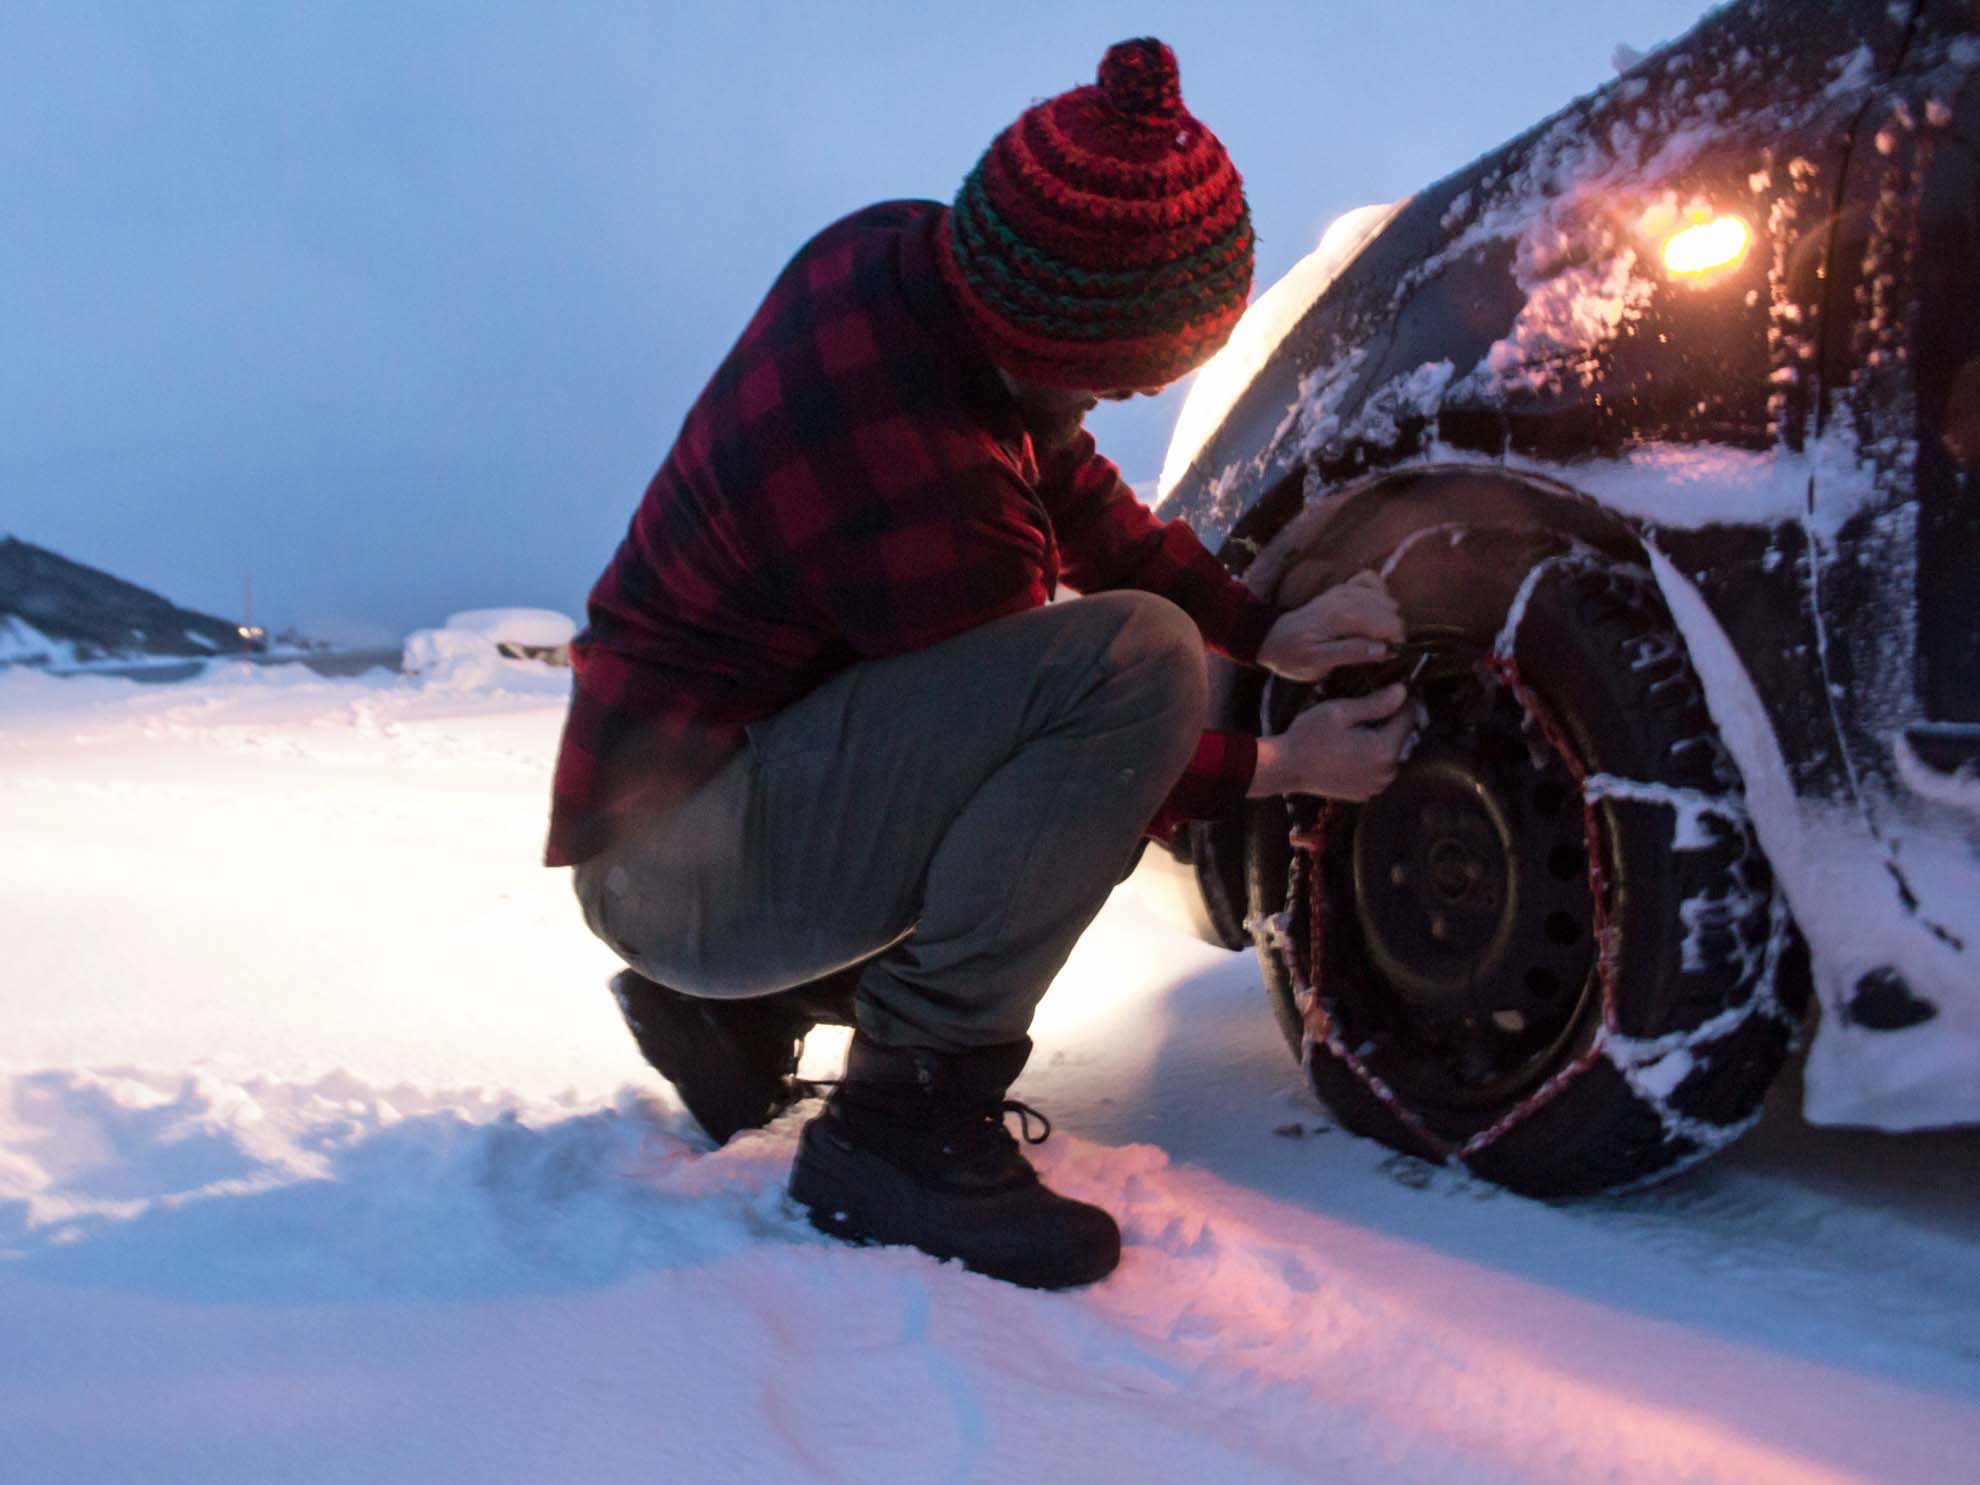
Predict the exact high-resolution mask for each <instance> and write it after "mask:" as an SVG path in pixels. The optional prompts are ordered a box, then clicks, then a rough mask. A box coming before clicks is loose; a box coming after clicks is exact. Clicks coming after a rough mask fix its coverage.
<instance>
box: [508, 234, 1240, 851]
mask: <svg viewBox="0 0 1980 1485" xmlns="http://www.w3.org/2000/svg"><path fill="white" fill-rule="evenodd" d="M945 211H946V208H944V207H942V206H940V205H938V204H936V203H934V202H917V201H902V202H887V203H883V204H881V205H878V206H872V207H868V208H867V209H866V210H864V211H860V212H856V213H855V214H853V215H852V216H850V217H847V218H846V219H845V220H844V221H841V222H839V223H837V224H835V225H834V226H832V227H829V228H827V229H826V230H825V231H824V232H822V233H820V234H819V235H818V236H817V237H815V238H813V239H812V240H811V242H809V243H807V244H806V245H805V246H804V247H803V248H802V249H800V250H799V252H798V255H797V257H796V258H794V259H793V260H792V262H791V264H790V266H789V267H787V268H786V269H785V270H784V272H783V273H782V275H781V276H780V277H779V278H778V279H777V282H776V284H775V285H774V286H773V287H772V288H771V290H770V294H769V297H768V298H767V299H765V300H764V302H763V305H762V307H761V308H760V309H758V310H757V312H756V315H755V317H754V318H753V319H752V320H751V321H750V322H749V326H748V328H747V329H745V330H744V331H743V333H742V338H741V339H740V340H739V341H738V342H737V343H736V346H735V348H734V349H733V350H732V351H730V353H729V355H728V358H727V359H726V360H724V361H723V363H722V365H721V366H720V367H719V368H718V369H717V370H716V372H715V375H714V377H713V378H712V379H711V380H710V381H709V383H708V386H707V387H706V389H704V390H703V392H702V394H701V396H700V398H699V399H698V400H697V401H696V402H695V404H694V407H693V408H692V410H690V411H689V413H688V416H687V421H686V422H685V423H684V424H683V426H682V428H681V432H680V437H679V438H678V440H677V441H676V442H675V444H674V448H673V451H672V452H671V453H670V454H669V455H668V456H667V461H666V463H665V464H663V465H662V466H661V468H660V472H659V473H658V474H656V475H655V476H654V477H653V482H652V484H651V485H649V486H648V487H647V490H646V496H645V498H644V499H643V500H642V501H641V502H640V506H639V509H638V511H637V512H636V513H635V514H634V516H633V520H632V527H631V529H630V530H629V531H628V532H627V534H626V538H625V540H624V542H622V543H621V544H620V546H619V550H618V552H617V554H616V555H615V556H614V557H613V559H612V562H611V565H610V566H609V567H607V568H606V570H605V574H604V576H602V577H601V578H600V579H599V580H598V584H597V586H596V587H594V588H593V589H592V591H591V596H590V600H589V606H588V610H587V617H588V624H587V627H586V629H585V630H584V632H583V633H582V634H580V635H579V636H578V638H577V640H576V641H575V642H574V643H573V645H572V647H571V648H572V659H573V662H574V665H575V668H576V684H575V690H574V694H573V696H572V699H571V709H570V715H569V717H568V718H567V719H566V722H565V726H564V738H563V746H562V748H561V750H560V752H559V755H558V759H557V773H556V782H555V785H554V799H553V802H552V809H551V817H550V842H549V849H548V851H547V852H546V860H547V861H548V863H549V864H550V865H552V866H561V865H568V864H571V863H573V862H577V861H581V860H583V859H584V858H586V857H587V856H591V855H595V854H596V853H597V852H599V851H600V850H602V849H604V847H605V845H606V844H607V843H608V842H609V841H610V840H611V839H612V837H613V834H614V832H615V831H616V830H617V829H618V828H619V827H620V826H621V825H622V824H624V823H625V822H626V821H627V820H629V819H631V818H633V817H635V816H639V815H647V816H651V815H653V814H657V813H659V812H663V811H665V810H667V809H669V808H671V807H672V806H673V805H675V804H677V803H678V802H679V801H681V800H682V799H684V798H685V797H686V796H687V795H688V794H689V793H690V792H692V791H693V790H694V789H696V788H698V787H699V786H700V785H701V784H702V783H703V782H705V781H706V780H707V779H708V778H709V777H710V776H711V775H712V774H713V773H714V772H715V771H716V770H717V769H718V768H720V767H721V765H722V763H723V762H724V761H725V760H726V759H727V758H728V757H729V756H730V755H731V754H733V753H734V752H735V751H736V749H737V748H739V747H740V746H741V745H742V741H743V728H744V726H745V725H746V724H748V723H751V722H756V721H760V720H762V719H763V718H765V717H768V716H771V715H773V714H775V713H776V712H778V711H781V710H782V709H783V708H784V707H786V706H789V705H790V704H791V703H792V702H794V701H796V700H797V699H798V698H799V697H801V696H803V695H804V694H805V693H806V692H808V691H810V690H812V689H813V688H814V687H816V686H818V685H819V684H820V683H822V682H823V681H825V680H826V679H828V678H829V677H831V676H832V675H833V674H835V673H836V672H838V671H839V670H841V669H843V668H844V667H846V666H848V665H851V664H853V663H855V662H857V661H860V660H865V659H874V658H878V657H882V656H886V655H894V654H899V653H901V652H903V651H907V650H914V649H920V648H922V647H924V646H927V645H932V644H935V643H937V642H938V641H940V640H943V639H947V638H949V637H951V636H952V635H956V634H960V633H962V632H964V631H966V630H969V629H973V628H975V627H976V626H977V625H979V624H982V623H985V622H987V621H988V620H991V619H995V618H998V617H1000V616H1002V615H1004V614H1010V613H1017V612H1020V611H1022V610H1024V609H1028V608H1032V607H1034V606H1036V605H1038V604H1041V603H1044V602H1046V601H1047V600H1048V599H1049V598H1050V596H1051V594H1052V591H1053V588H1054V586H1055V584H1056V583H1057V581H1058V579H1059V578H1061V577H1063V578H1064V579H1065V582H1066V584H1067V585H1068V586H1069V587H1071V588H1074V589H1076V590H1078V591H1080V592H1083V593H1093V592H1099V591H1102V590H1104V589H1108V588H1143V589H1147V590H1149V591H1151V592H1155V593H1160V594H1163V595H1165V596H1166V597H1168V598H1170V599H1172V600H1173V601H1174V602H1175V603H1177V604H1178V605H1179V606H1181V607H1182V608H1183V609H1184V610H1185V611H1186V612H1188V613H1189V614H1190V616H1191V617H1192V618H1194V619H1195V620H1196V622H1197V624H1198V626H1199V627H1200V628H1201V630H1202V632H1203V635H1204V638H1205V640H1206V641H1207V642H1208V643H1209V644H1210V645H1212V646H1213V647H1215V648H1217V649H1219V650H1222V651H1223V652H1224V653H1226V654H1229V655H1231V656H1233V657H1234V658H1236V659H1239V660H1247V661H1248V660H1251V659H1252V658H1253V657H1254V656H1256V654H1257V652H1258V646H1259V645H1260V643H1262V642H1263V640H1264V637H1265V631H1266V630H1267V629H1268V628H1269V627H1270V625H1271V622H1272V618H1273V613H1272V611H1271V610H1270V609H1269V608H1267V607H1266V606H1265V605H1263V604H1261V603H1259V602H1258V601H1257V600H1256V599H1255V598H1253V597H1252V596H1251V595H1250V594H1249V593H1248V592H1247V591H1246V590H1245V589H1244V587H1243V586H1242V585H1241V584H1239V583H1238V582H1236V581H1235V580H1234V579H1233V578H1232V577H1231V576H1230V575H1229V574H1228V573H1226V572H1225V571H1224V569H1223V568H1222V567H1221V566H1220V565H1219V564H1218V563H1217V561H1216V559H1215V558H1213V557H1212V556H1211V555H1210V554H1209V553H1208V552H1206V551H1205V550H1204V548H1203V546H1202V544H1201V543H1200V542H1198V540H1197V539H1196V537H1195V535H1194V534H1193V533H1192V532H1191V531H1190V530H1189V529H1188V528H1187V527H1186V526H1184V525H1182V524H1181V523H1180V522H1176V523H1168V524H1165V523H1163V522H1161V521H1158V520H1156V519H1155V517H1154V516H1153V515H1152V514H1151V513H1150V512H1149V511H1148V510H1147V509H1146V508H1145V507H1144V506H1143V505H1142V504H1141V503H1140V502H1139V501H1137V500H1136V499H1135V498H1134V494H1133V492H1132V491H1131V490H1130V489H1129V488H1128V487H1127V485H1126V484H1124V483H1123V482H1122V480H1121V478H1120V473H1119V471H1118V470H1116V469H1115V467H1114V466H1113V465H1112V464H1111V463H1109V462H1108V461H1107V460H1106V459H1103V458H1101V457H1100V456H1099V455H1098V454H1096V453H1095V452H1094V449H1093V439H1092V437H1091V436H1090V435H1089V434H1087V433H1085V432H1083V431H1082V432H1081V433H1080V434H1079V436H1078V438H1077V439H1076V440H1075V441H1074V443H1073V444H1072V445H1071V446H1070V447H1069V448H1068V449H1067V450H1066V451H1065V453H1063V454H1062V455H1060V456H1057V457H1055V458H1054V459H1053V460H1052V464H1051V467H1050V468H1048V469H1045V470H1043V471H1041V470H1040V469H1039V467H1038V464H1037V461H1036V458H1035V456H1034V452H1033V448H1032V443H1031V439H1030V437H1029V436H1028V435H1027V433H1026V431H1025V428H1024V424H1023V422H1022V420H1021V418H1020V416H1019V413H1018V409H1017V405H1016V403H1015V402H1014V401H1013V399H1012V398H1011V395H1010V393H1009V391H1008V390H1007V389H1006V388H1005V387H1004V385H1003V383H1002V381H1001V380H1000V379H999V378H998V376H997V375H996V372H995V369H994V368H993V367H992V366H991V365H990V363H989V362H988V360H987V359H986V358H985V356H984V353H983V351H982V349H981V348H980V347H979V345H978V344H977V342H976V341H975V339H974V337H973V335H972V333H971V332H970V330H969V328H968V326H967V325H966V324H965V322H964V321H963V319H962V318H961V316H960V314H959V313H958V311H957V310H956V308H955V307H954V305H953V303H952V302H951V300H950V298H949V295H948V290H947V288H946V287H945V286H944V285H943V283H942V280H941V277H940V275H939V273H938V271H937V269H936V263H935V243H934V235H935V233H936V231H937V230H938V228H939V227H940V225H941V222H942V218H943V215H944V213H945ZM1255 761H1256V744H1255V742H1254V741H1253V740H1252V739H1251V738H1248V737H1242V736H1237V735H1234V734H1223V733H1206V734H1205V736H1204V740H1203V743H1202V745H1201V746H1200V747H1199V748H1198V750H1197V755H1196V757H1195V759H1194V760H1192V762H1191V765H1190V768H1189V771H1188V772H1187V773H1186V774H1185V775H1184V777H1183V779H1182V781H1181V782H1180V783H1179V784H1178V785H1177V786H1176V790H1175V792H1174V793H1173V794H1172V795H1171V796H1170V798H1169V800H1168V801H1167V802H1166V803H1165V805H1164V807H1163V810H1162V813H1161V815H1159V816H1158V817H1157V819H1156V821H1154V822H1152V823H1151V826H1150V831H1151V833H1159V832H1162V831H1165V830H1166V829H1167V828H1168V827H1169V826H1170V825H1172V824H1173V823H1174V822H1175V821H1176V820H1179V819H1185V818H1190V817H1192V816H1198V815H1203V814H1208V813H1211V812H1214V811H1216V810H1218V809H1221V808H1224V807H1225V806H1227V805H1228V804H1230V803H1231V802H1232V801H1233V800H1234V799H1236V798H1239V797H1241V796H1242V795H1243V793H1244V790H1245V788H1246V787H1247V786H1248V785H1249V783H1250V781H1251V773H1252V769H1253V766H1254V763H1255Z"/></svg>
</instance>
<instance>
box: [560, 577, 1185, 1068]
mask: <svg viewBox="0 0 1980 1485" xmlns="http://www.w3.org/2000/svg"><path fill="white" fill-rule="evenodd" d="M1203 716H1204V666H1203V646H1202V641H1201V639H1200V638H1199V636H1198V634H1197V631H1196V627H1195V625H1194V624H1193V623H1192V622H1191V621H1190V620H1189V618H1188V617H1187V616H1186V615H1185V614H1184V613H1183V612H1182V610H1180V609H1178V608H1177V607H1175V605H1173V604H1171V603H1170V602H1168V601H1167V600H1166V599H1162V598H1158V597H1155V596H1153V595H1152V594H1147V593H1132V592H1121V593H1106V594H1099V595H1095V596H1093V597H1089V598H1080V599H1076V600H1073V601H1071V602H1066V603H1056V604H1050V605H1047V606H1046V607H1043V608H1038V609H1033V610H1031V611H1029V612H1027V613H1022V614H1016V615H1012V616H1011V617H1009V618H1004V619H998V620H995V621H993V622H991V623H988V624H984V625H982V626H981V627H979V628H977V629H973V630H971V631H970V632H968V633H967V634H963V635H959V636H958V637H956V638H954V639H951V640H948V641H945V642H944V643H942V644H939V645H934V646H931V647H930V648H928V649H925V650H917V651H914V652H913V653H910V654H906V655H897V656H894V657H892V658H889V659H886V660H876V661H869V662H867V663H864V664H860V665H855V666H853V667H851V668H850V669H848V670H845V671H842V672H841V673H840V674H838V675H836V676H834V677H833V678H832V679H831V680H829V681H827V682H826V683H825V684H824V685H822V686H820V687H819V688H818V689H817V690H815V691H813V692H812V693H811V694H810V695H808V696H805V697H804V698H802V699H801V700H799V701H797V702H795V703H793V704H792V705H791V706H789V707H788V708H786V709H785V710H784V711H782V712H779V713H778V714H777V715H776V716H774V717H771V718H769V719H767V720H765V721H763V722H760V723H757V724H756V725H755V726H753V727H751V728H750V729H749V746H748V747H747V748H746V749H745V750H744V751H742V752H739V753H738V754H737V755H736V756H735V757H734V758H732V759H730V760H729V762H728V763H727V764H726V765H725V766H724V767H723V768H722V770H721V771H720V772H719V773H717V774H716V775H715V776H714V777H713V778H712V779H710V780H709V781H708V782H707V783H706V784H705V785H703V786H702V787H701V789H700V790H699V791H697V792H696V793H695V794H694V795H692V796H691V797H690V798H689V799H688V800H687V801H686V802H685V803H683V804H682V805H680V806H679V807H678V808H677V809H675V810H674V811H672V812H671V813H670V814H668V815H667V816H666V817H665V818H663V819H661V820H660V821H658V822H656V823H653V824H649V825H646V826H643V827H636V828H634V829H633V830H631V831H630V832H628V833H627V835H626V836H624V837H623V838H621V839H620V840H619V841H618V842H617V843H615V844H614V845H613V846H612V847H611V849H609V850H607V851H606V852H605V853H604V854H603V855H600V856H596V857H593V858H592V859H590V860H588V861H586V862H584V863H583V864H581V865H580V866H579V867H578V869H577V874H576V887H577V895H578V900H579V902H580V904H581V905H582V906H583V909H584V915H585V921H586V922H587V923H589V924H590V925H591V929H592V931H593V932H594V933H596V934H597V935H598V936H599V937H600V938H602V939H604V940H605V942H606V943H608V944H610V945H611V946H612V948H613V949H615V950H616V951H617V952H618V953H619V954H620V956H621V957H623V958H624V959H625V960H626V961H627V963H629V964H631V965H632V966H633V967H634V968H636V969H637V970H639V971H640V972H641V973H642V974H644V975H646V976H647V977H648V978H650V979H654V980H659V981H660V982H662V983H663V984H666V985H670V986H672V987H673V988H675V989H677V990H681V991H684V992H687V993H690V994H694V995H705V996H717V997H720V996H752V995H766V994H770V993H773V992H775V991H778V990H784V989H788V988H791V987H793V986H796V985H799V984H802V983H805V982H808V981H811V980H815V979H819V978H822V977H823V976H825V975H828V974H831V973H833V972H835V971H838V970H842V969H845V968H846V967H848V966H850V965H855V964H860V963H862V962H864V963H865V968H864V969H863V970H862V971H861V972H860V976H859V991H858V1002H857V1004H858V1009H857V1015H858V1020H859V1026H860V1029H861V1031H862V1032H864V1033H865V1034H866V1035H868V1036H871V1037H874V1038H875V1039H876V1040H879V1041H882V1042H887V1043H892V1044H896V1045H916V1046H933V1047H941V1048H945V1049H949V1050H959V1049H962V1048H965V1047H978V1046H989V1045H995V1044H997V1043H1001V1042H1010V1041H1015V1040H1017V1039H1018V1038H1019V1037H1021V1036H1023V1035H1024V1034H1025V1031H1026V1028H1028V1027H1029V1026H1030V1024H1031V1016H1032V1012H1033V1010H1034V1009H1035V1008H1036V1006H1037V1004H1038V1001H1039V999H1040V997H1042V996H1043V995H1044V993H1045V990H1046V987H1047V986H1049V985H1050V984H1051V982H1052V977H1053V976H1054V975H1056V974H1057V973H1058V971H1059V969H1060V967H1061V966H1062V965H1063V964H1064V963H1065V961H1066V958H1067V956H1068V955H1069V954H1070V953H1071V952H1072V948H1073V944H1074V942H1075V941H1076V940H1077V939H1078V938H1079V935H1080V933H1081V932H1082V931H1083V930H1084V929H1085V927H1086V925H1087V924H1088V923H1089V922H1091V921H1092V919H1093V916H1094V914H1096V913H1097V912H1099V910H1100V907H1101V904H1102V903H1104V902H1105V901H1106V899H1107V894H1108V892H1109V891H1110V890H1111V889H1112V888H1113V886H1114V884H1115V882H1116V881H1117V880H1118V879H1119V877H1120V875H1121V872H1122V869H1123V868H1124V867H1125V865H1126V864H1127V861H1128V857H1129V853H1130V852H1131V851H1132V849H1133V847H1134V843H1135V841H1136V839H1137V838H1138V837H1139V835H1140V832H1141V829H1142V827H1143V826H1144V825H1145V824H1146V823H1147V821H1148V819H1149V817H1150V816H1151V815H1153V814H1154V812H1155V810H1156V808H1157V807H1158V806H1159V805H1160V804H1161V802H1162V800H1163V798H1164V797H1165V796H1166V795H1167V793H1168V791H1169V788H1170V787H1171V785H1173V784H1174V782H1175V780H1176V778H1177V777H1178V775H1180V773H1181V772H1182V769H1183V766H1184V765H1185V764H1186V763H1187V762H1188V761H1189V756H1190V753H1191V752H1192V750H1193V749H1194V747H1195V745H1196V740H1197V738H1198V736H1199V734H1200V732H1201V729H1202V726H1203Z"/></svg>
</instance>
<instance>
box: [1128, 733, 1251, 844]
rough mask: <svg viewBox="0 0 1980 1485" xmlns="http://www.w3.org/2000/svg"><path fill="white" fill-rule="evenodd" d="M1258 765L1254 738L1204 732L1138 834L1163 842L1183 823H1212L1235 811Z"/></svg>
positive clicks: (1248, 787)
mask: <svg viewBox="0 0 1980 1485" xmlns="http://www.w3.org/2000/svg"><path fill="white" fill-rule="evenodd" d="M1257 766H1258V739H1257V738H1255V737H1252V736H1250V735H1248V734H1246V733H1242V732H1206V733H1204V734H1203V737H1202V740H1201V741H1199V742H1198V743H1197V745H1196V753H1195V755H1194V756H1193V757H1191V758H1190V760H1189V766H1188V767H1187V768H1185V769H1184V770H1183V775H1182V777H1181V778H1180V779H1178V780H1176V786H1175V788H1173V789H1171V790H1170V791H1169V797H1168V798H1167V799H1165V800H1163V801H1162V807H1161V809H1159V810H1157V811H1156V812H1155V818H1154V819H1152V820H1150V821H1149V822H1148V825H1147V828H1146V829H1144V830H1143V831H1142V832H1141V833H1142V834H1143V835H1145V836H1147V837H1148V838H1149V839H1150V840H1152V841H1156V842H1158V843H1165V842H1167V840H1168V839H1169V837H1170V836H1171V835H1173V834H1175V830H1176V827H1177V826H1178V825H1180V824H1182V823H1183V822H1184V821H1185V820H1212V819H1215V818H1216V817H1217V816H1219V815H1222V814H1224V813H1226V812H1227V811H1230V810H1233V809H1235V808H1236V807H1237V806H1238V805H1239V804H1240V803H1242V802H1243V800H1244V796H1245V792H1246V791H1247V790H1248V789H1250V787H1251V775H1252V774H1253V772H1254V771H1255V770H1256V769H1257Z"/></svg>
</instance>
